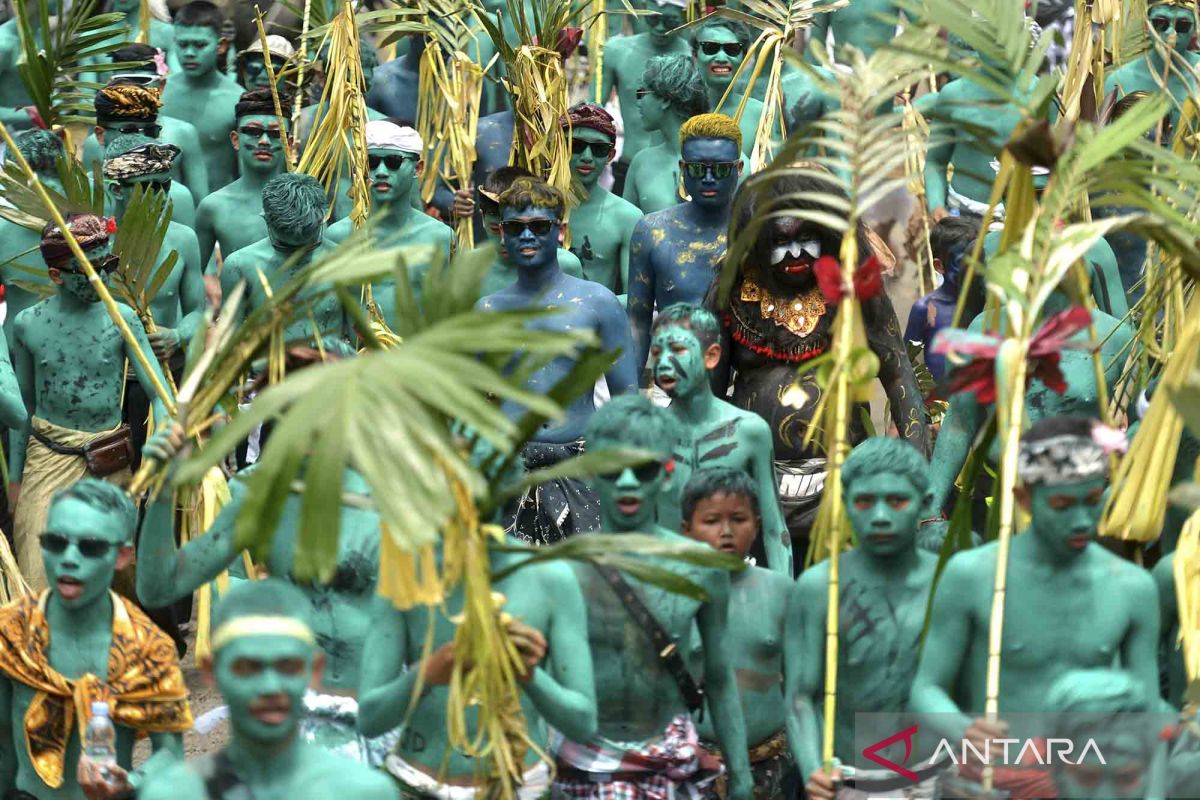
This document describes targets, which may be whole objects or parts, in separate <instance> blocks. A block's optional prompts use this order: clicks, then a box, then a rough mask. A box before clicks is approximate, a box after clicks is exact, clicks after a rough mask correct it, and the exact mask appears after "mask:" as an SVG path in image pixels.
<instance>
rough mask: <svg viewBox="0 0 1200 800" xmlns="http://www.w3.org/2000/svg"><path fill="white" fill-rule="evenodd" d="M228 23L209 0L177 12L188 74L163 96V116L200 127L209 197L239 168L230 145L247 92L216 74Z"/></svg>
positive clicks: (194, 0)
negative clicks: (228, 140)
mask: <svg viewBox="0 0 1200 800" xmlns="http://www.w3.org/2000/svg"><path fill="white" fill-rule="evenodd" d="M224 21H225V18H224V16H223V15H222V14H221V11H220V9H218V8H217V7H216V6H215V5H213V4H212V3H210V2H208V0H192V2H190V3H188V4H187V5H185V6H183V7H182V8H180V9H179V11H177V12H176V13H175V49H176V52H177V53H178V55H179V64H180V66H181V67H182V68H183V74H182V75H180V76H179V77H178V78H176V79H175V80H173V81H171V83H170V85H169V86H167V87H166V89H165V90H164V92H163V112H164V113H165V114H167V115H168V116H172V117H176V118H178V119H182V120H186V121H187V122H190V123H192V124H193V125H195V126H196V131H197V132H198V133H199V135H200V147H201V153H202V154H203V158H204V165H205V168H206V169H207V171H208V191H210V192H215V191H216V190H217V189H220V188H221V187H222V186H224V185H226V184H227V183H229V182H230V181H232V180H233V179H234V177H236V169H237V167H236V162H235V160H234V157H233V153H232V152H231V151H230V149H229V148H228V147H226V146H225V140H226V138H227V137H228V136H229V131H231V130H232V129H233V127H234V108H235V107H236V106H237V102H238V98H239V97H241V94H242V87H241V86H238V84H237V81H235V80H234V79H233V78H230V77H229V76H227V75H226V74H225V73H223V72H221V71H220V70H219V69H217V62H218V60H219V59H220V56H221V53H222V52H224V47H223V44H224V42H223V39H222V34H221V30H222V26H223V24H224ZM196 199H197V201H199V200H202V199H204V198H203V197H197V198H196Z"/></svg>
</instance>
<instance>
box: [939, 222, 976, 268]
mask: <svg viewBox="0 0 1200 800" xmlns="http://www.w3.org/2000/svg"><path fill="white" fill-rule="evenodd" d="M982 225H983V218H982V217H977V216H974V215H964V216H961V217H945V218H943V219H942V221H941V222H939V223H937V224H936V225H934V226H933V228H932V229H930V231H929V247H930V249H931V250H933V257H934V258H938V259H941V261H942V263H943V264H949V263H950V262H951V261H953V260H954V259H955V258H956V257H958V256H960V255H961V254H962V253H963V252H964V251H965V250H966V249H967V248H970V247H971V246H973V245H974V244H975V240H976V239H978V238H979V228H980V227H981V226H982Z"/></svg>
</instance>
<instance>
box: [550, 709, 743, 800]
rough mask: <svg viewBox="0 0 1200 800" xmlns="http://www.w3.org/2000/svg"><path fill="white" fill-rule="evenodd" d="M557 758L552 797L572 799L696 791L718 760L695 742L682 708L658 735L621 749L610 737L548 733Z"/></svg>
mask: <svg viewBox="0 0 1200 800" xmlns="http://www.w3.org/2000/svg"><path fill="white" fill-rule="evenodd" d="M550 744H551V748H552V749H553V750H554V751H555V755H556V756H557V758H558V778H557V779H556V780H555V781H554V795H555V796H556V797H567V798H578V800H676V798H681V797H682V798H689V800H695V799H696V798H699V797H700V796H701V790H702V789H704V787H706V786H708V784H710V783H712V782H713V781H714V780H716V778H717V776H718V775H720V774H721V771H722V767H721V764H720V762H719V761H717V760H715V759H713V758H712V757H711V756H709V755H708V754H707V753H705V752H704V750H702V749H701V747H700V744H699V737H698V736H697V734H696V726H695V724H694V723H693V722H692V718H691V717H690V716H688V715H687V714H680V715H679V716H677V717H675V718H674V719H673V720H671V724H670V725H668V726H667V729H666V730H665V731H664V732H663V735H662V738H661V739H657V740H655V741H652V742H646V743H644V744H642V745H640V746H637V747H636V748H633V749H625V748H622V747H621V746H620V745H616V744H614V743H612V742H606V741H597V740H592V741H590V742H588V743H586V744H580V743H579V742H573V741H571V740H570V739H567V738H565V737H563V736H562V735H561V734H557V735H554V736H553V737H552V739H551V743H550Z"/></svg>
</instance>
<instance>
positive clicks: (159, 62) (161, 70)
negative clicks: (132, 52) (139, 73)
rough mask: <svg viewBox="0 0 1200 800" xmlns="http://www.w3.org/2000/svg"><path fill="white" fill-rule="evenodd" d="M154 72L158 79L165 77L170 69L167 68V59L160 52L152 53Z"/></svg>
mask: <svg viewBox="0 0 1200 800" xmlns="http://www.w3.org/2000/svg"><path fill="white" fill-rule="evenodd" d="M154 70H155V71H156V72H157V73H158V77H160V78H162V77H165V76H166V74H167V73H168V72H170V71H171V69H170V68H169V67H168V66H167V57H166V55H165V54H164V53H163V51H162V50H158V49H156V50H155V51H154Z"/></svg>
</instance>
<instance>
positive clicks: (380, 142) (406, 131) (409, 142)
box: [367, 119, 425, 156]
mask: <svg viewBox="0 0 1200 800" xmlns="http://www.w3.org/2000/svg"><path fill="white" fill-rule="evenodd" d="M367 149H368V150H374V149H383V150H403V151H404V152H405V153H413V154H415V155H418V156H419V155H421V153H422V152H424V150H425V144H424V142H422V141H421V134H419V133H417V132H416V131H415V130H413V129H412V128H408V127H404V128H401V127H400V126H399V125H397V124H395V123H393V122H388V121H387V120H384V119H374V120H371V121H370V122H368V123H367Z"/></svg>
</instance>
